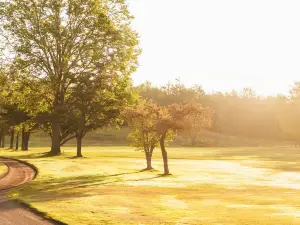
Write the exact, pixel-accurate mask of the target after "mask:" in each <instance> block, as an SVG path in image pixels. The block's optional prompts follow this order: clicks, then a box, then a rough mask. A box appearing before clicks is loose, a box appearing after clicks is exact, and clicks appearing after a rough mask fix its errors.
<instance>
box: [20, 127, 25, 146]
mask: <svg viewBox="0 0 300 225" xmlns="http://www.w3.org/2000/svg"><path fill="white" fill-rule="evenodd" d="M21 149H22V150H24V149H25V127H22V143H21Z"/></svg>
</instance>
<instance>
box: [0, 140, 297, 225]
mask: <svg viewBox="0 0 300 225" xmlns="http://www.w3.org/2000/svg"><path fill="white" fill-rule="evenodd" d="M47 150H48V148H34V149H32V150H31V151H30V152H28V153H27V152H15V151H7V150H1V151H0V155H3V156H11V157H16V158H19V159H22V160H25V161H28V162H30V163H33V164H34V165H36V166H37V167H38V168H39V170H40V173H39V176H38V177H37V178H36V180H34V181H33V182H32V183H29V184H27V185H24V186H21V187H19V188H16V189H14V190H13V191H11V193H10V196H11V197H12V198H18V199H21V200H22V201H25V202H27V203H29V204H31V205H32V206H33V207H35V208H37V209H38V210H40V211H42V212H47V214H48V215H49V216H51V217H53V218H55V219H59V220H61V221H63V222H65V223H68V224H72V225H73V224H74V225H77V224H78V225H79V224H80V225H81V224H82V225H83V224H222V225H235V224H236V225H240V224H249V225H250V224H260V225H279V224H280V225H282V224H289V225H291V224H300V150H299V149H297V148H292V147H291V148H288V147H282V148H279V147H278V148H275V147H273V148H267V147H264V148H254V147H253V148H250V147H247V148H246V147H245V148H170V149H169V150H168V153H169V157H170V162H169V163H170V170H171V173H172V175H171V176H161V173H162V172H163V168H162V161H161V156H160V152H159V150H158V149H157V150H156V151H155V155H154V161H153V167H154V168H155V169H156V170H155V171H152V172H141V171H140V170H141V169H143V168H144V167H145V162H144V157H143V154H142V153H141V152H136V151H134V150H133V149H132V148H129V147H123V146H105V147H96V146H95V147H86V148H84V151H83V153H84V155H85V158H82V159H76V158H72V156H73V155H74V154H75V149H74V147H67V148H64V154H63V155H62V156H59V157H54V158H53V157H52V158H49V157H44V155H43V152H45V151H47Z"/></svg>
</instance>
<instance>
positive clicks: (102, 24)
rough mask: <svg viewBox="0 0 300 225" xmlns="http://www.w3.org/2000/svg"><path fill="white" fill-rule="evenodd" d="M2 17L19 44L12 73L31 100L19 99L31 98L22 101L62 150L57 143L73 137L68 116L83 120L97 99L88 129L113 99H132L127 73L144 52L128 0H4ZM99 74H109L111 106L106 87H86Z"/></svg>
mask: <svg viewBox="0 0 300 225" xmlns="http://www.w3.org/2000/svg"><path fill="white" fill-rule="evenodd" d="M0 17H1V28H2V29H3V30H4V31H5V32H3V34H2V35H3V36H6V38H7V40H9V42H8V43H7V46H8V47H9V48H10V49H13V51H12V54H13V55H14V63H13V68H14V71H15V73H16V74H18V77H19V79H20V80H22V82H23V83H24V82H26V83H27V84H28V86H24V85H22V88H23V92H21V93H22V94H29V96H30V98H26V97H25V98H22V97H20V98H19V99H20V100H21V101H22V100H26V101H24V102H23V104H22V106H24V108H26V110H27V111H30V113H35V114H36V115H35V116H36V118H37V120H38V121H39V123H40V124H41V125H42V127H43V129H44V130H45V131H47V132H48V133H49V134H50V135H51V137H52V148H54V149H55V152H59V151H60V149H59V145H58V144H62V143H64V142H65V141H67V140H68V139H70V138H71V137H72V136H73V134H74V128H72V129H71V128H70V127H69V125H70V121H78V120H77V118H78V115H79V114H78V112H80V113H81V114H82V112H83V110H82V108H84V107H85V106H86V103H87V102H88V101H90V100H91V99H92V100H91V102H94V103H93V104H91V105H89V108H88V110H89V112H92V111H93V113H91V114H93V116H92V117H93V118H89V119H87V120H86V121H84V122H83V123H84V124H85V125H86V126H85V128H90V129H95V128H96V127H99V126H100V125H97V126H96V125H95V124H99V123H102V122H99V120H98V119H99V118H101V115H102V116H103V114H105V113H106V111H107V109H105V107H106V106H107V104H109V101H110V104H116V102H118V104H121V103H123V102H124V105H126V104H125V103H126V101H121V100H122V99H125V98H128V91H127V88H128V87H129V86H130V82H129V81H130V79H129V78H130V74H131V73H132V72H133V71H135V69H136V67H137V57H138V55H139V53H140V50H139V48H138V37H137V33H136V32H135V31H133V30H132V29H131V21H132V19H133V18H132V16H131V15H130V13H129V11H128V9H127V5H126V3H125V1H115V0H43V1H37V0H4V1H1V3H0ZM96 80H106V82H105V85H102V86H101V87H100V88H101V90H100V92H101V94H103V93H105V97H104V98H105V103H103V104H104V105H105V107H104V106H103V105H101V104H100V99H99V98H98V97H99V96H100V93H97V92H96V91H91V92H86V91H84V90H83V89H82V87H83V86H85V87H84V88H85V89H87V90H89V89H91V90H93V89H94V87H93V86H92V84H93V81H96ZM88 85H89V86H88ZM112 89H113V91H111V90H112ZM108 93H110V94H108ZM112 93H114V94H112ZM82 95H86V96H84V97H85V99H83V98H82ZM92 95H94V96H92ZM97 96H98V97H97ZM76 98H77V99H76ZM97 98H98V104H95V101H97V100H95V99H97ZM88 99H89V100H88ZM108 100H109V101H108ZM33 103H34V104H33ZM72 104H74V105H72ZM80 107H81V108H80ZM92 108H93V109H92ZM101 109H102V111H101ZM96 110H99V111H98V112H99V114H100V115H99V116H95V111H96ZM112 114H113V113H112ZM113 117H116V115H115V116H111V118H113ZM92 120H98V122H95V121H94V122H91V121H92ZM79 121H81V120H79ZM80 123H81V124H82V121H81V122H80ZM103 124H105V123H102V125H103ZM77 125H78V123H77ZM77 125H76V126H77ZM102 125H101V126H102ZM76 126H75V127H76ZM101 126H100V127H101ZM57 142H60V143H57Z"/></svg>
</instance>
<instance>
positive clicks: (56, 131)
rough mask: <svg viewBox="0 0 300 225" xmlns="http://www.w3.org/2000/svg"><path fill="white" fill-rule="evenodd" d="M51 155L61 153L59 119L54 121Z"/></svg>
mask: <svg viewBox="0 0 300 225" xmlns="http://www.w3.org/2000/svg"><path fill="white" fill-rule="evenodd" d="M51 142H52V145H51V151H50V153H51V155H59V154H60V153H61V150H60V124H59V122H58V121H53V122H52V137H51Z"/></svg>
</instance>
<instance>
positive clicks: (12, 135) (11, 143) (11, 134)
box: [9, 129, 15, 149]
mask: <svg viewBox="0 0 300 225" xmlns="http://www.w3.org/2000/svg"><path fill="white" fill-rule="evenodd" d="M14 139H15V129H12V130H11V131H10V145H9V148H10V149H13V148H14Z"/></svg>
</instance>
